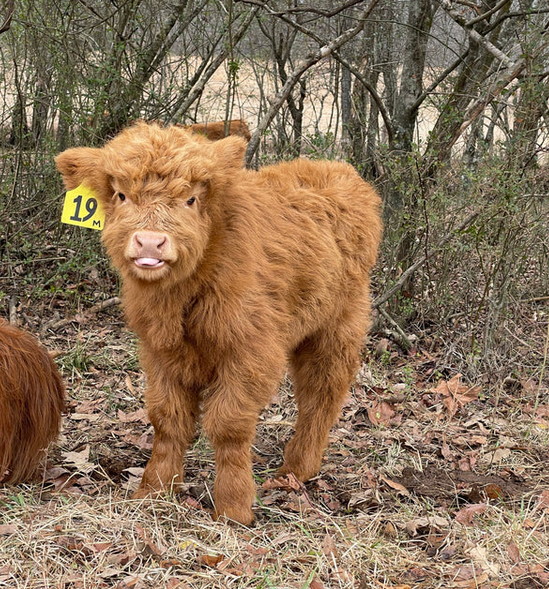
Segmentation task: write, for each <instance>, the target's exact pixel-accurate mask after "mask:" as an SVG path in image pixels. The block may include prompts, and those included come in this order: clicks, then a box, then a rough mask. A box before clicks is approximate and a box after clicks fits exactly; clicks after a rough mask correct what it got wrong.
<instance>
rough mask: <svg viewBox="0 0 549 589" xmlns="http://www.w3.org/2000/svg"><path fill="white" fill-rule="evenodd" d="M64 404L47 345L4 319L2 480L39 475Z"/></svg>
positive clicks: (0, 351)
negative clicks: (42, 460) (44, 346)
mask: <svg viewBox="0 0 549 589" xmlns="http://www.w3.org/2000/svg"><path fill="white" fill-rule="evenodd" d="M64 407H65V387H64V385H63V380H62V379H61V375H60V374H59V371H58V370H57V367H56V366H55V363H54V361H53V360H52V358H51V356H50V355H49V354H48V352H47V351H46V349H45V348H43V347H42V346H41V345H40V344H39V343H38V341H37V340H36V339H35V338H34V337H32V336H31V335H30V334H28V333H26V332H24V331H22V330H21V329H18V328H16V327H13V326H12V325H10V324H9V323H7V322H6V321H4V320H3V319H0V483H20V482H23V481H29V480H31V479H32V478H33V477H34V476H35V475H36V473H37V470H38V466H39V464H40V460H41V458H42V457H43V455H44V450H45V449H46V448H47V446H48V444H49V443H50V442H52V441H53V440H55V439H56V438H57V436H58V435H59V431H60V429H61V413H62V411H63V409H64Z"/></svg>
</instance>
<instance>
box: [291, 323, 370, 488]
mask: <svg viewBox="0 0 549 589" xmlns="http://www.w3.org/2000/svg"><path fill="white" fill-rule="evenodd" d="M336 325H337V324H336ZM364 331H365V330H364V329H361V327H360V326H359V325H353V324H352V325H347V326H345V325H343V324H339V325H337V326H336V327H335V328H334V329H332V330H329V329H326V330H323V331H321V332H319V333H317V334H315V336H314V337H311V338H308V339H306V340H305V341H303V342H302V343H301V344H300V345H299V346H298V347H297V348H296V349H295V351H294V352H293V354H292V356H291V358H290V370H291V376H292V380H293V386H294V396H295V400H296V403H297V407H298V416H297V423H296V427H295V434H294V436H293V437H292V439H291V440H290V441H289V442H288V444H287V445H286V449H285V452H284V464H283V466H282V468H281V469H280V471H279V473H280V474H287V473H289V472H292V473H293V474H294V475H295V476H296V477H297V478H298V479H299V480H301V481H306V480H308V479H310V478H311V477H313V476H315V475H316V474H318V471H319V470H320V466H321V463H322V455H323V453H324V450H325V448H326V445H327V443H328V435H329V432H330V428H331V427H332V425H333V424H334V422H335V421H336V419H337V416H338V415H339V412H340V410H341V406H342V404H343V400H344V399H345V396H346V395H347V393H348V391H349V387H350V385H351V383H352V381H353V378H354V376H355V374H356V371H357V369H358V365H359V357H360V349H361V346H362V342H363V337H364Z"/></svg>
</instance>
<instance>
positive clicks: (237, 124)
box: [185, 119, 252, 141]
mask: <svg viewBox="0 0 549 589" xmlns="http://www.w3.org/2000/svg"><path fill="white" fill-rule="evenodd" d="M185 128H186V129H189V131H192V132H193V133H200V134H202V135H205V136H206V137H207V138H208V139H211V140H212V141H219V139H223V138H224V137H228V136H229V135H238V136H240V137H244V139H246V141H249V140H250V139H251V137H252V134H251V133H250V128H249V127H248V124H247V123H246V121H244V120H242V119H234V120H232V121H227V124H225V121H214V122H211V123H194V124H193V125H185Z"/></svg>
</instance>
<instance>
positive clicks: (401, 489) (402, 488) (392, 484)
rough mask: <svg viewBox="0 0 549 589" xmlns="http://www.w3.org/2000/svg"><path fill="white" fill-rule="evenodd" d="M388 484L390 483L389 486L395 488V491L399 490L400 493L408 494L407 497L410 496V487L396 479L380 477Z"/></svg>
mask: <svg viewBox="0 0 549 589" xmlns="http://www.w3.org/2000/svg"><path fill="white" fill-rule="evenodd" d="M379 478H380V479H381V480H382V481H383V482H384V483H385V484H386V485H388V486H389V487H391V489H394V490H395V491H398V492H399V493H402V494H403V495H406V497H409V496H410V491H408V489H407V488H406V487H405V486H404V485H401V484H400V483H397V482H396V481H392V480H391V479H388V478H386V477H382V476H380V477H379Z"/></svg>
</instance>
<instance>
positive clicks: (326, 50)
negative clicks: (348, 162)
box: [245, 0, 379, 165]
mask: <svg viewBox="0 0 549 589" xmlns="http://www.w3.org/2000/svg"><path fill="white" fill-rule="evenodd" d="M378 2H379V0H372V1H371V3H370V5H369V6H368V7H367V8H365V9H364V11H363V12H362V13H361V14H360V16H359V17H358V24H357V25H356V27H353V28H352V29H348V30H347V31H345V32H344V33H343V34H342V35H340V36H339V37H337V38H336V39H334V40H333V41H331V42H330V43H328V44H327V45H324V46H323V47H321V48H320V49H319V50H318V51H317V52H316V53H315V54H313V55H311V56H310V57H308V58H307V59H305V61H303V62H302V63H301V64H300V65H299V66H298V67H296V68H295V69H294V71H293V72H292V73H291V74H290V75H289V76H288V79H287V80H286V83H285V84H284V86H283V87H282V88H281V90H280V92H279V93H278V94H277V95H276V96H275V97H274V98H273V100H272V101H271V106H270V108H269V110H268V111H267V114H266V115H265V116H264V117H263V119H262V120H261V121H260V122H259V125H258V127H257V129H256V130H255V131H254V133H253V134H252V138H251V139H250V142H249V144H248V149H247V150H246V158H245V160H246V164H247V165H250V164H251V162H252V160H253V158H254V155H255V152H256V151H257V148H258V147H259V141H260V139H261V135H262V134H263V133H264V132H265V130H266V129H267V127H268V126H269V125H270V124H271V122H272V121H273V119H274V118H275V116H276V113H277V112H278V111H279V110H280V108H281V106H282V105H283V104H284V102H285V101H286V99H287V98H288V96H289V94H290V92H291V91H292V90H293V88H294V86H295V85H296V84H297V82H298V81H299V79H300V78H301V76H302V75H303V74H304V73H305V72H306V71H307V70H308V69H309V68H311V67H312V66H313V65H315V64H316V63H318V62H319V61H321V60H322V59H324V58H325V57H328V56H329V55H331V54H332V53H333V52H334V51H335V50H336V49H338V48H339V47H341V46H342V45H344V44H345V43H347V42H348V41H349V40H350V39H352V38H353V37H355V36H356V35H358V34H359V33H360V32H361V31H362V29H363V27H364V23H365V21H366V19H367V18H368V16H369V15H370V13H371V11H372V10H373V9H374V7H375V6H376V4H377V3H378Z"/></svg>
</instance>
